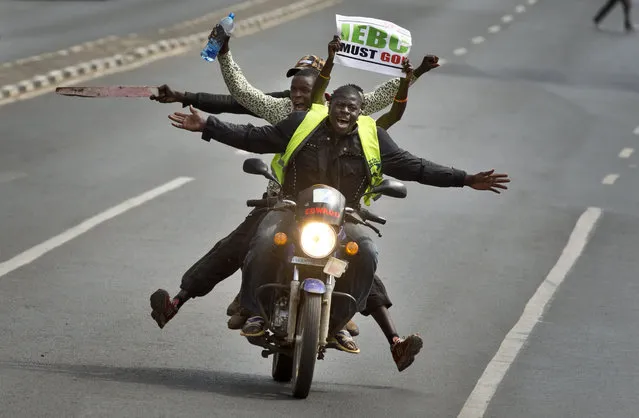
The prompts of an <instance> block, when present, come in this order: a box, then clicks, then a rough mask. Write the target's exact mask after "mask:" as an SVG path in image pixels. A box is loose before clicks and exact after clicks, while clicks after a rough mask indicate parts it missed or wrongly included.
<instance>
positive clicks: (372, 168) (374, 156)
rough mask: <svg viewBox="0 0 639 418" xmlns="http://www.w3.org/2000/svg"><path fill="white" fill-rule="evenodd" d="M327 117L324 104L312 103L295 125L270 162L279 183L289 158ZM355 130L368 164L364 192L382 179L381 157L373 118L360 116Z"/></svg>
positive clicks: (367, 203) (368, 198)
mask: <svg viewBox="0 0 639 418" xmlns="http://www.w3.org/2000/svg"><path fill="white" fill-rule="evenodd" d="M327 117H328V107H327V106H325V105H321V104H317V103H314V104H313V105H312V106H311V109H310V110H309V111H308V112H307V114H306V116H305V117H304V120H302V123H300V125H299V126H298V127H297V129H296V130H295V132H294V133H293V136H292V137H291V140H290V141H289V142H288V145H287V146H286V151H284V153H283V154H276V155H275V157H273V161H272V162H271V169H272V170H273V173H274V175H275V177H277V180H278V181H279V182H280V184H284V176H285V174H286V169H287V167H288V163H289V161H290V160H291V158H292V157H293V156H294V155H295V153H296V151H297V150H298V149H299V148H300V146H301V145H303V144H304V142H306V139H307V138H308V137H309V136H310V135H311V133H312V132H313V131H314V130H315V128H317V127H318V126H319V124H320V123H322V121H324V119H326V118H327ZM357 132H358V135H359V140H360V142H361V144H362V149H363V150H364V157H365V158H366V163H367V164H366V165H367V166H368V174H369V180H370V182H369V185H368V187H367V188H366V192H369V191H370V190H371V189H372V188H373V187H374V186H376V185H378V184H379V183H380V182H381V181H382V180H383V177H382V158H381V154H380V151H379V140H378V138H377V125H376V124H375V120H374V119H373V118H371V117H370V116H360V117H359V118H358V119H357ZM371 199H376V196H374V195H367V196H364V203H365V204H366V205H367V206H370V201H371Z"/></svg>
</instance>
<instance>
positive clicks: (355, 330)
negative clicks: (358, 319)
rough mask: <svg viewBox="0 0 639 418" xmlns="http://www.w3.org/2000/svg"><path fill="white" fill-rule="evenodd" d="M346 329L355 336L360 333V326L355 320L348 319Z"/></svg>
mask: <svg viewBox="0 0 639 418" xmlns="http://www.w3.org/2000/svg"><path fill="white" fill-rule="evenodd" d="M346 331H348V332H349V334H351V336H353V337H357V336H358V335H359V327H358V326H357V324H356V323H355V322H353V320H350V321H348V323H347V324H346Z"/></svg>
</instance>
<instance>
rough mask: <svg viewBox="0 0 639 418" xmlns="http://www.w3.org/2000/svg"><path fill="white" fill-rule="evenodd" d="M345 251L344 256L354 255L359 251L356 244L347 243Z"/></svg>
mask: <svg viewBox="0 0 639 418" xmlns="http://www.w3.org/2000/svg"><path fill="white" fill-rule="evenodd" d="M345 250H346V254H348V255H355V254H357V252H358V251H359V245H357V243H356V242H353V241H349V242H347V243H346V248H345Z"/></svg>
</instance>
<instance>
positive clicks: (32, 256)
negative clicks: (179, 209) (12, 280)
mask: <svg viewBox="0 0 639 418" xmlns="http://www.w3.org/2000/svg"><path fill="white" fill-rule="evenodd" d="M192 180H193V178H191V177H178V178H176V179H174V180H171V181H170V182H168V183H166V184H163V185H162V186H159V187H156V188H155V189H152V190H149V191H148V192H145V193H142V194H141V195H139V196H136V197H133V198H131V199H129V200H126V201H124V202H122V203H120V204H119V205H117V206H114V207H112V208H111V209H107V210H106V211H104V212H102V213H99V214H97V215H96V216H94V217H92V218H89V219H87V220H85V221H84V222H82V223H80V224H78V225H76V226H74V227H73V228H70V229H68V230H66V231H64V232H63V233H61V234H60V235H56V236H55V237H53V238H51V239H48V240H46V241H44V242H43V243H41V244H38V245H36V246H35V247H31V248H29V249H28V250H26V251H25V252H23V253H20V254H18V255H16V256H15V257H13V258H11V259H9V260H7V261H5V262H3V263H0V277H2V276H5V275H6V274H8V273H11V272H12V271H13V270H16V269H18V268H20V267H22V266H24V265H27V264H29V263H31V262H32V261H34V260H36V259H38V258H40V257H41V256H43V255H44V254H46V253H48V252H49V251H51V250H53V249H55V248H57V247H59V246H61V245H63V244H65V243H67V242H69V241H71V240H72V239H74V238H76V237H78V236H80V235H82V234H84V233H85V232H87V231H88V230H90V229H92V228H94V227H96V226H98V225H100V224H101V223H103V222H106V221H108V220H109V219H112V218H115V217H116V216H118V215H121V214H123V213H124V212H126V211H128V210H130V209H133V208H134V207H136V206H140V205H142V204H143V203H145V202H148V201H149V200H151V199H155V198H156V197H158V196H160V195H162V194H164V193H166V192H170V191H171V190H175V189H177V188H178V187H180V186H183V185H184V184H186V183H188V182H190V181H192Z"/></svg>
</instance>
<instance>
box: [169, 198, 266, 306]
mask: <svg viewBox="0 0 639 418" xmlns="http://www.w3.org/2000/svg"><path fill="white" fill-rule="evenodd" d="M266 213H267V210H266V209H261V208H256V209H254V210H252V211H251V213H249V215H248V216H247V217H246V219H244V221H243V222H242V223H241V224H240V225H239V226H238V227H237V228H236V229H235V230H234V231H233V232H231V233H230V234H228V235H227V236H226V237H224V238H222V239H221V240H220V241H218V242H217V244H215V246H214V247H213V248H212V249H211V251H209V252H208V253H206V254H205V255H204V256H203V257H202V258H200V259H199V260H198V261H197V262H196V263H195V264H194V265H193V266H192V267H191V268H190V269H188V270H187V271H186V273H184V276H182V283H181V285H180V288H181V289H182V290H184V291H186V292H187V294H188V295H189V297H202V296H204V295H206V294H208V293H209V292H210V291H211V290H213V288H214V287H215V286H216V285H217V284H218V283H221V282H222V281H223V280H224V279H226V278H228V277H231V276H232V275H233V274H234V273H235V272H236V271H238V270H239V268H240V267H241V266H242V263H243V262H244V257H246V253H247V251H248V248H249V243H250V242H251V238H253V235H254V234H255V231H256V230H257V227H258V226H259V224H260V221H261V220H262V219H263V218H264V215H266Z"/></svg>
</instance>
